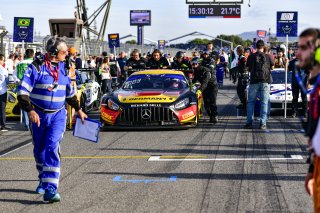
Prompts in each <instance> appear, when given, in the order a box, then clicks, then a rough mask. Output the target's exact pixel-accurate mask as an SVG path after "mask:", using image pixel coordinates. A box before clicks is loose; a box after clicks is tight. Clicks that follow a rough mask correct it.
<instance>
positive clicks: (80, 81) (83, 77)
mask: <svg viewBox="0 0 320 213" xmlns="http://www.w3.org/2000/svg"><path fill="white" fill-rule="evenodd" d="M87 79H89V78H88V74H87V73H85V72H79V73H77V85H81V84H84V83H86V80H87Z"/></svg>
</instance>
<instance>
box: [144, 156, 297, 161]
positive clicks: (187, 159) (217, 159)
mask: <svg viewBox="0 0 320 213" xmlns="http://www.w3.org/2000/svg"><path fill="white" fill-rule="evenodd" d="M267 160H274V161H276V160H303V157H302V156H301V155H291V156H290V157H289V158H191V159H190V158H180V159H179V158H161V156H151V157H150V158H149V159H148V161H267Z"/></svg>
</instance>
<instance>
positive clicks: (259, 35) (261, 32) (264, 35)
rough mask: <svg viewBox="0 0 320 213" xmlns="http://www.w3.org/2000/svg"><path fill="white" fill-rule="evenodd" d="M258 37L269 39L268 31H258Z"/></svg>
mask: <svg viewBox="0 0 320 213" xmlns="http://www.w3.org/2000/svg"><path fill="white" fill-rule="evenodd" d="M257 36H258V37H259V38H265V37H267V31H266V30H257Z"/></svg>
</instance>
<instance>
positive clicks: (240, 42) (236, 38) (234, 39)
mask: <svg viewBox="0 0 320 213" xmlns="http://www.w3.org/2000/svg"><path fill="white" fill-rule="evenodd" d="M217 38H220V39H223V40H227V41H231V42H233V46H234V47H235V46H237V45H242V46H244V47H248V46H250V45H252V41H251V40H249V39H247V40H243V39H242V38H241V37H239V36H237V35H223V34H221V35H218V36H217Z"/></svg>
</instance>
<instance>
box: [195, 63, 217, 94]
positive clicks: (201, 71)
mask: <svg viewBox="0 0 320 213" xmlns="http://www.w3.org/2000/svg"><path fill="white" fill-rule="evenodd" d="M196 82H200V83H201V86H200V88H199V89H200V90H201V92H203V91H204V90H205V89H206V88H207V87H210V86H212V87H214V86H216V85H217V84H218V83H217V78H216V76H215V75H212V73H211V70H210V69H208V68H206V67H204V66H202V65H199V66H198V67H197V68H196V69H194V78H193V79H192V83H196Z"/></svg>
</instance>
